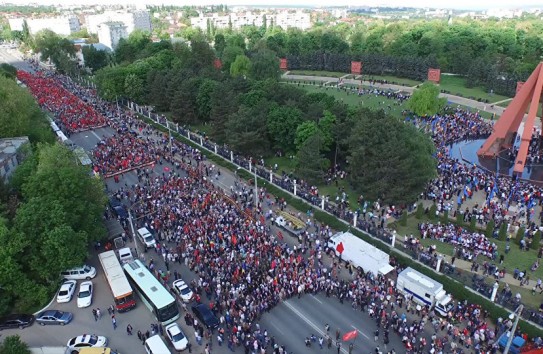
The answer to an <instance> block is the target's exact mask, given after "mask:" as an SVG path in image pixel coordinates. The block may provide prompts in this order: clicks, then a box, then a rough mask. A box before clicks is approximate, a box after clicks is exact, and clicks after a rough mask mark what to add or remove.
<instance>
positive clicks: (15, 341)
mask: <svg viewBox="0 0 543 354" xmlns="http://www.w3.org/2000/svg"><path fill="white" fill-rule="evenodd" d="M0 354H31V351H30V349H28V345H27V344H26V343H25V342H23V341H22V340H21V337H19V336H18V335H17V334H16V335H13V336H7V337H6V338H4V341H3V342H2V344H0Z"/></svg>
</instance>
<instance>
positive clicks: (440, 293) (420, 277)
mask: <svg viewBox="0 0 543 354" xmlns="http://www.w3.org/2000/svg"><path fill="white" fill-rule="evenodd" d="M396 289H397V290H398V291H399V292H400V293H402V294H404V295H405V296H411V297H412V298H413V300H414V301H415V302H416V303H418V304H420V305H423V306H429V307H430V308H433V309H434V310H435V311H436V312H437V313H438V314H440V315H441V316H447V314H448V313H449V311H450V310H451V309H452V307H453V304H452V298H451V296H450V295H449V294H447V292H446V291H445V289H443V284H441V283H440V282H438V281H435V280H434V279H432V278H430V277H428V276H426V275H424V274H422V273H420V272H418V271H416V270H415V269H413V268H411V267H408V268H406V269H404V270H403V271H402V272H401V273H400V274H398V279H397V280H396Z"/></svg>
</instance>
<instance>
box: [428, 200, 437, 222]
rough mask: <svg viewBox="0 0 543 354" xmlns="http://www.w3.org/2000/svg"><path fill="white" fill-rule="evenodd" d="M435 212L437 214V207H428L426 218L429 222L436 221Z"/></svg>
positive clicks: (433, 205)
mask: <svg viewBox="0 0 543 354" xmlns="http://www.w3.org/2000/svg"><path fill="white" fill-rule="evenodd" d="M436 212H437V206H436V205H435V204H432V205H431V206H430V210H429V211H428V217H429V218H430V220H436V219H437V215H436Z"/></svg>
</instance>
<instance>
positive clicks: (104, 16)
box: [85, 10, 152, 34]
mask: <svg viewBox="0 0 543 354" xmlns="http://www.w3.org/2000/svg"><path fill="white" fill-rule="evenodd" d="M106 22H122V23H123V24H124V25H126V31H127V32H128V34H130V33H132V32H133V31H134V30H137V29H139V30H142V31H147V32H151V30H152V27H151V16H150V15H149V11H147V10H135V11H129V12H127V11H106V12H104V13H101V14H97V15H88V16H86V17H85V23H86V27H87V31H88V32H89V33H98V32H99V27H100V25H101V24H103V23H106Z"/></svg>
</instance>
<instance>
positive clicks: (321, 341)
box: [319, 336, 324, 349]
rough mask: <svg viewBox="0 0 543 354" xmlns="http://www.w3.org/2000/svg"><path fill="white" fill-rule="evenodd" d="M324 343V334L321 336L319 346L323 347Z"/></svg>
mask: <svg viewBox="0 0 543 354" xmlns="http://www.w3.org/2000/svg"><path fill="white" fill-rule="evenodd" d="M323 344H324V338H322V336H320V337H319V347H321V349H322V345H323Z"/></svg>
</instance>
